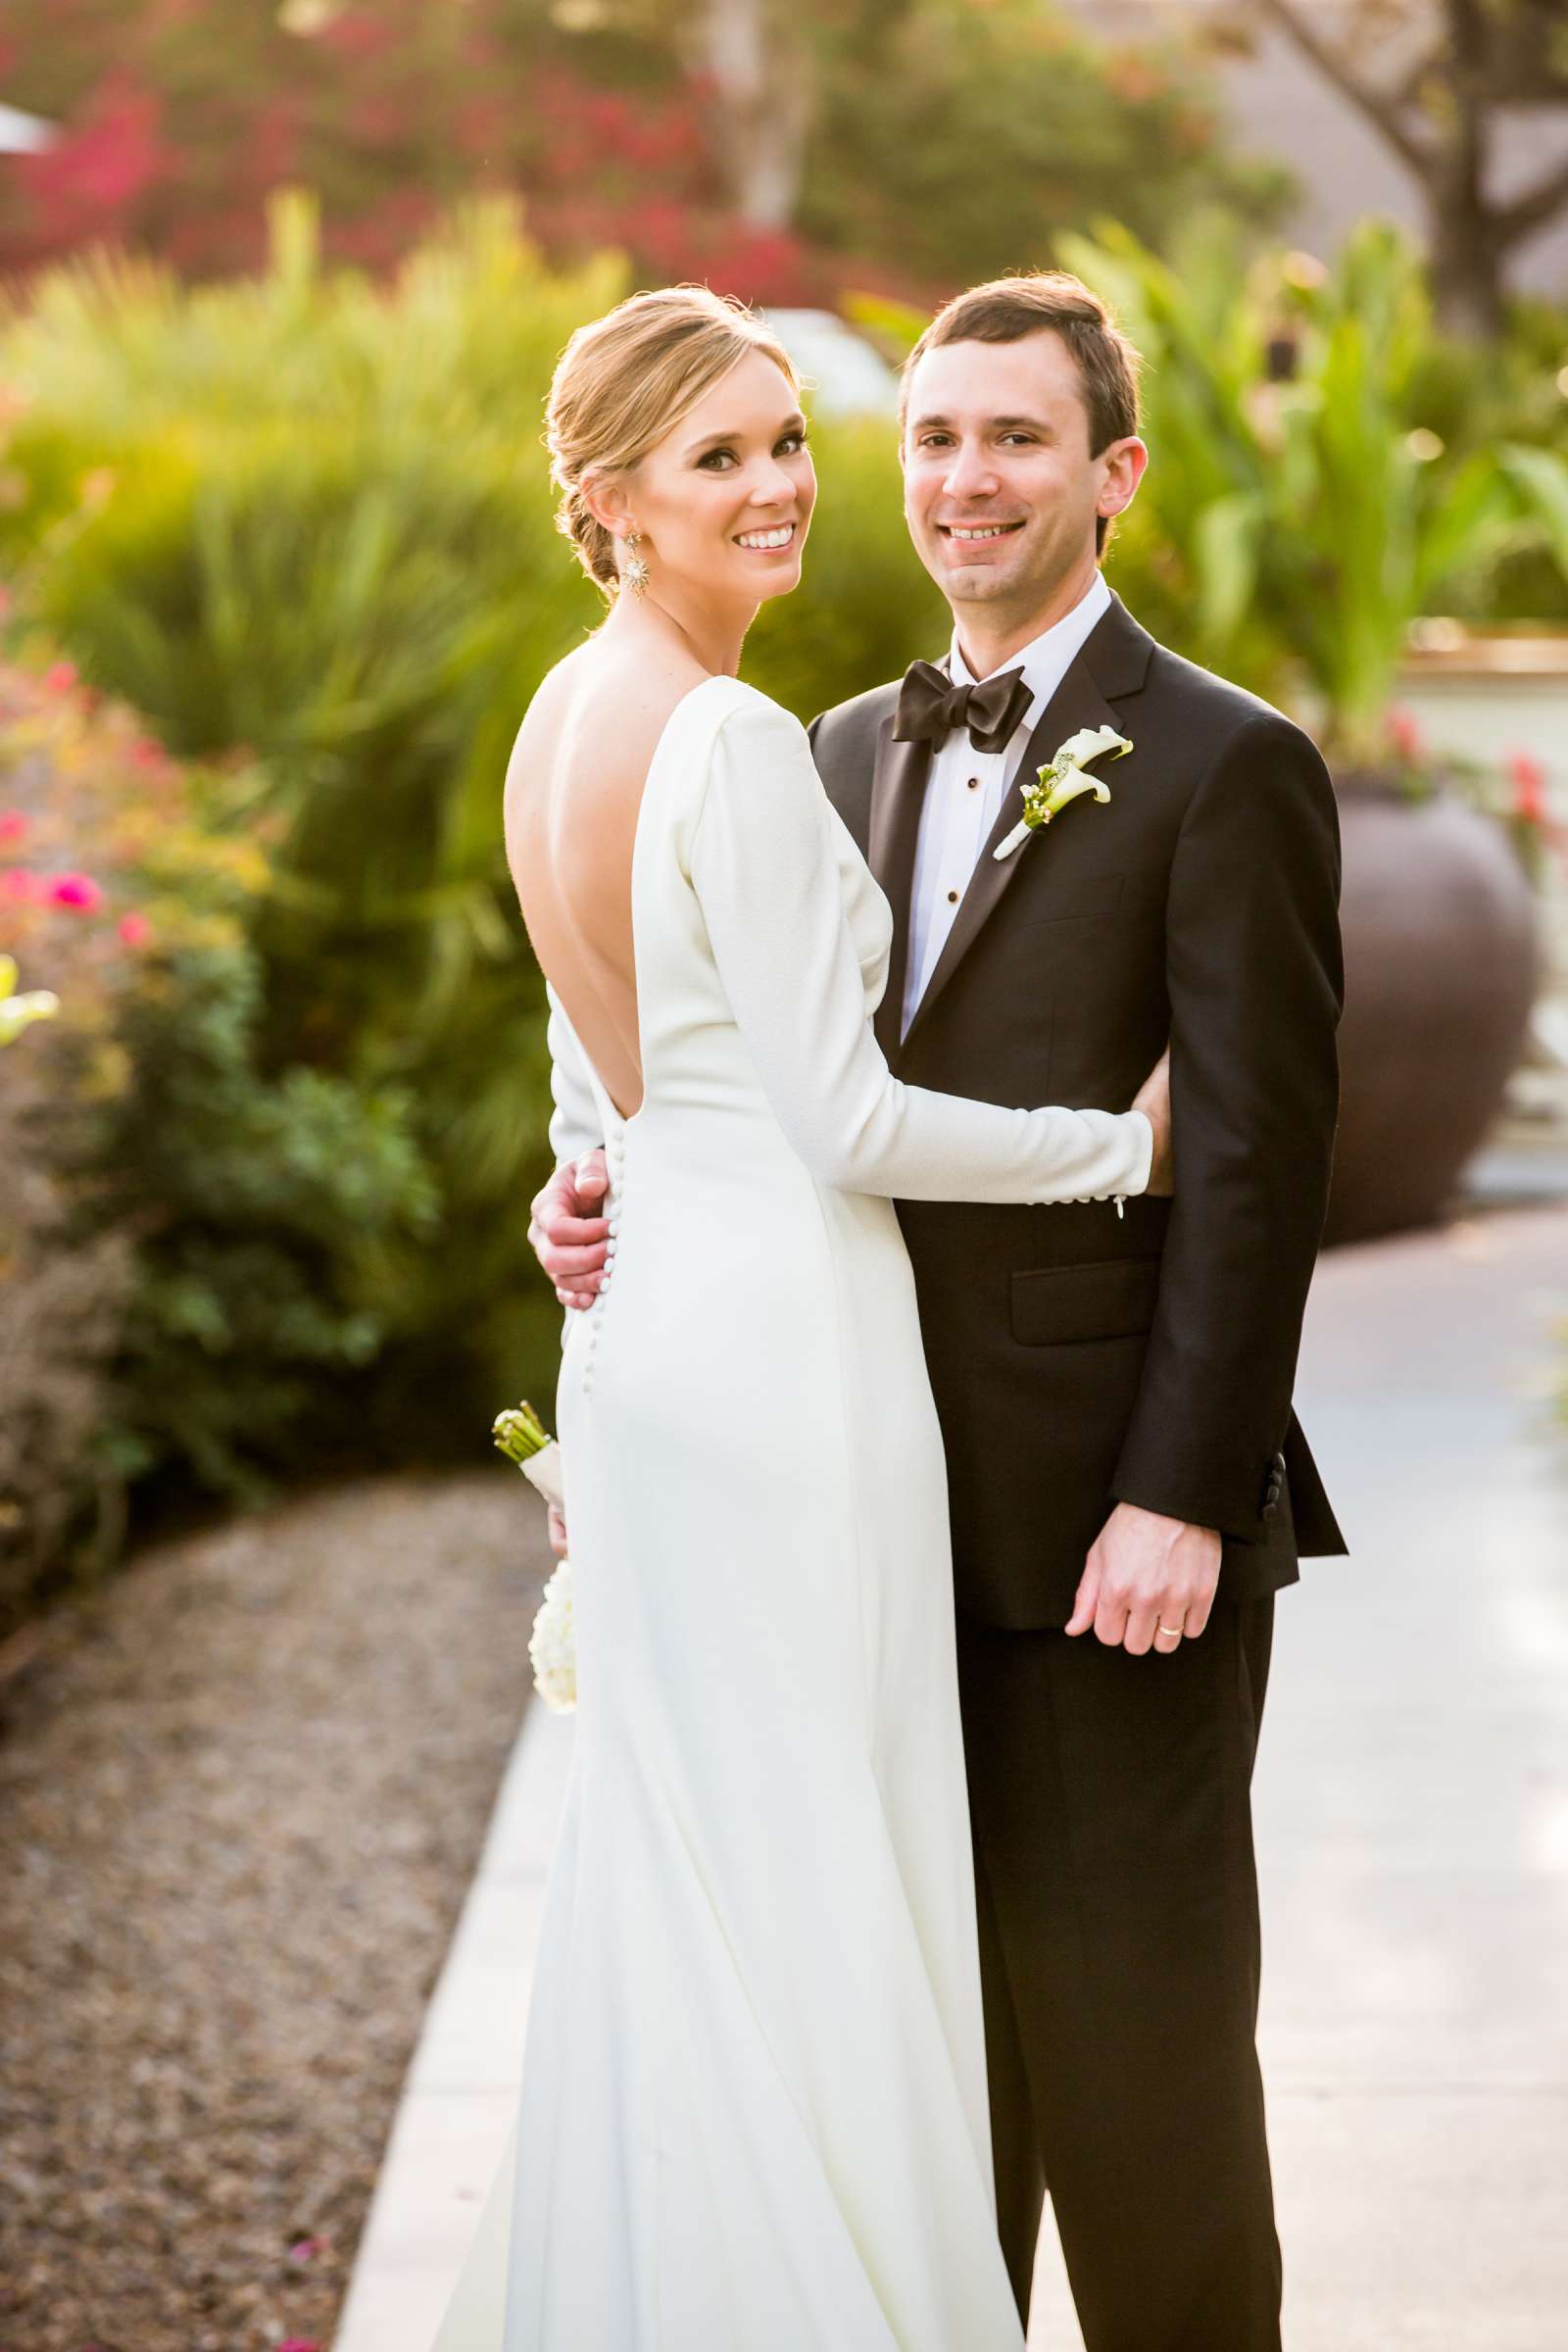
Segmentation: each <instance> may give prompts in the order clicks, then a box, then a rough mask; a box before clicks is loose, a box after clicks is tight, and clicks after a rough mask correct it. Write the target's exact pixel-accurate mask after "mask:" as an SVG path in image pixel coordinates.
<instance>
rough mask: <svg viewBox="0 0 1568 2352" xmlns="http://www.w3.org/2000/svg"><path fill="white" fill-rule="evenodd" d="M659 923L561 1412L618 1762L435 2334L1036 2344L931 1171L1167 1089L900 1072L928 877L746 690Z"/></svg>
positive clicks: (604, 1121)
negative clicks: (1019, 1100)
mask: <svg viewBox="0 0 1568 2352" xmlns="http://www.w3.org/2000/svg"><path fill="white" fill-rule="evenodd" d="M632 930H633V943H634V948H635V960H636V973H637V991H638V1000H639V1030H640V1041H641V1059H642V1069H643V1079H644V1096H643V1103H642V1107H641V1108H640V1109H639V1110H638V1111H637V1113H636V1115H635V1116H634V1117H632V1118H630V1119H624V1120H623V1119H622V1118H621V1117H620V1116H619V1115H618V1114H617V1113H616V1111H615V1110H614V1108H613V1104H612V1103H611V1102H610V1101H609V1099H608V1097H607V1095H606V1092H605V1089H604V1088H603V1086H602V1085H601V1084H600V1083H599V1081H598V1079H597V1078H596V1077H595V1075H594V1073H593V1072H592V1071H591V1070H590V1069H589V1068H588V1067H587V1064H586V1061H585V1060H584V1059H583V1057H582V1054H581V1050H580V1048H579V1047H578V1046H577V1045H576V1041H575V1039H574V1037H573V1036H572V1034H571V1032H570V1029H569V1025H568V1024H567V1022H566V1021H565V1017H564V1013H562V1012H561V1011H560V1010H559V1008H558V1011H557V1016H556V1019H555V1021H554V1022H553V1038H554V1042H555V1046H556V1049H557V1055H558V1060H559V1062H560V1063H561V1065H562V1071H561V1076H560V1078H559V1079H558V1094H559V1095H560V1096H561V1098H562V1099H563V1100H564V1102H566V1103H568V1104H569V1103H570V1101H571V1099H572V1090H573V1089H576V1090H577V1092H578V1094H579V1096H580V1095H581V1093H582V1090H584V1089H586V1091H587V1095H588V1096H589V1097H591V1102H592V1109H591V1110H584V1111H581V1112H579V1113H578V1114H577V1119H576V1121H573V1120H572V1119H571V1118H570V1117H569V1116H568V1119H567V1121H566V1125H565V1130H564V1131H563V1128H562V1123H561V1121H560V1120H559V1119H558V1124H557V1129H556V1130H554V1131H553V1132H555V1133H556V1135H557V1140H558V1143H559V1142H561V1141H562V1140H563V1132H567V1133H569V1134H570V1138H571V1144H572V1147H573V1148H576V1149H586V1148H587V1146H588V1144H589V1143H590V1142H592V1141H596V1140H598V1139H599V1137H601V1136H602V1138H603V1140H604V1141H605V1143H606V1146H607V1149H608V1154H609V1162H610V1169H611V1178H612V1188H613V1215H612V1226H613V1234H614V1244H615V1251H616V1255H615V1259H614V1265H613V1276H612V1279H611V1281H610V1284H609V1286H608V1288H607V1289H606V1291H605V1292H604V1293H603V1294H602V1295H601V1297H600V1298H599V1299H597V1300H596V1302H595V1304H594V1306H593V1307H592V1308H591V1309H590V1310H589V1311H588V1312H586V1313H584V1314H580V1315H575V1316H573V1317H571V1318H570V1319H569V1326H568V1331H567V1336H566V1342H565V1353H564V1363H563V1369H562V1379H561V1388H560V1398H559V1408H558V1427H559V1432H560V1436H561V1440H562V1446H563V1453H564V1471H565V1481H566V1513H567V1523H568V1527H569V1531H570V1541H571V1557H572V1570H573V1581H574V1587H575V1603H576V1624H577V1667H578V1691H579V1698H578V1711H577V1717H576V1727H575V1741H574V1758H573V1763H572V1769H571V1779H570V1786H569V1789H568V1793H567V1797H566V1803H565V1811H564V1820H563V1824H562V1829H561V1833H560V1839H559V1843H558V1846H557V1849H556V1854H555V1859H554V1863H553V1866H552V1871H551V1878H550V1886H549V1892H548V1897H547V1902H546V1911H545V1922H544V1928H543V1932H542V1937H541V1945H540V1950H539V1954H538V1962H537V1968H536V1972H535V1976H534V1981H533V1993H532V2003H531V2008H530V2014H529V2019H528V2040H527V2057H526V2065H525V2074H524V2082H523V2089H522V2099H521V2107H520V2112H519V2117H518V2125H517V2131H516V2135H515V2146H514V2149H513V2151H512V2152H511V2153H510V2154H509V2159H508V2163H507V2166H506V2167H505V2168H504V2171H503V2175H502V2177H501V2178H500V2180H498V2182H497V2184H496V2188H495V2190H494V2192H493V2193H492V2197H491V2200H490V2204H489V2207H488V2209H487V2212H486V2214H485V2217H484V2219H483V2221H482V2223H481V2226H480V2229H479V2232H478V2236H477V2239H476V2242H475V2245H474V2248H473V2251H472V2253H471V2255H470V2257H469V2259H468V2262H467V2265H466V2270H465V2272H464V2275H463V2278H462V2280H461V2282H460V2285H459V2287H458V2290H457V2293H456V2295H455V2297H454V2299H453V2302H452V2304H451V2306H450V2308H449V2311H448V2313H447V2317H446V2320H445V2323H444V2325H443V2327H442V2329H441V2332H440V2335H439V2337H438V2339H437V2344H436V2347H435V2352H895V2347H897V2348H898V2352H1018V2348H1019V2347H1020V2346H1021V2344H1022V2330H1021V2328H1020V2326H1019V2322H1018V2315H1017V2311H1016V2308H1015V2306H1014V2303H1013V2299H1012V2295H1011V2292H1010V2290H1009V2287H1008V2282H1007V2275H1006V2272H1005V2268H1004V2264H1003V2258H1002V2254H1001V2251H1000V2249H999V2246H998V2242H997V2236H996V2217H995V2209H994V2191H993V2185H992V2169H991V2139H990V2130H989V2122H988V2112H987V2098H986V2077H985V2049H984V2041H983V2034H982V2022H981V2010H980V1978H979V1965H978V1957H977V1950H976V1931H975V1918H974V1892H973V1877H972V1865H971V1860H970V1846H969V1827H968V1814H967V1806H966V1798H965V1788H964V1770H963V1753H962V1746H961V1741H960V1734H959V1724H958V1697H957V1686H956V1661H955V1652H954V1604H953V1590H952V1577H951V1563H950V1555H949V1541H948V1514H947V1495H946V1483H945V1475H944V1468H943V1457H942V1439H941V1433H940V1430H939V1427H938V1424H937V1420H936V1415H935V1411H934V1408H933V1405H932V1401H931V1394H930V1390H929V1387H928V1385H927V1380H926V1372H925V1364H924V1359H923V1356H922V1353H921V1347H920V1331H919V1325H918V1322H917V1319H916V1314H915V1302H914V1292H913V1286H912V1282H911V1278H910V1272H909V1266H908V1261H907V1257H906V1255H905V1250H904V1245H903V1242H902V1239H901V1237H900V1233H899V1227H898V1224H897V1221H896V1219H895V1216H894V1212H893V1209H892V1206H891V1204H890V1201H889V1196H890V1195H892V1194H899V1195H903V1196H905V1197H907V1198H911V1199H923V1200H957V1199H961V1200H975V1201H1052V1200H1062V1199H1072V1198H1085V1197H1094V1198H1097V1199H1098V1198H1103V1197H1106V1196H1108V1195H1110V1194H1113V1193H1133V1192H1139V1191H1142V1190H1143V1188H1144V1186H1145V1184H1146V1183H1147V1180H1148V1171H1149V1159H1150V1151H1151V1131H1150V1127H1149V1123H1148V1121H1147V1120H1145V1119H1144V1118H1142V1117H1141V1116H1139V1115H1137V1114H1133V1113H1128V1114H1126V1115H1124V1116H1121V1117H1113V1116H1110V1115H1108V1114H1106V1113H1103V1112H1099V1111H1082V1112H1073V1111H1067V1110H1059V1109H1043V1110H1006V1109H1002V1108H999V1107H997V1106H996V1105H994V1104H986V1103H970V1102H965V1101H960V1100H958V1099H956V1098H953V1097H948V1096H940V1095H932V1094H926V1093H921V1092H919V1091H917V1090H914V1089H911V1088H907V1087H903V1086H901V1085H899V1084H898V1083H897V1081H895V1080H894V1079H893V1078H891V1077H890V1075H889V1073H888V1069H887V1065H886V1062H885V1060H884V1058H883V1056H882V1054H881V1052H880V1050H879V1049H878V1047H877V1045H876V1043H875V1041H874V1039H873V1037H872V1034H871V1029H870V1025H869V1013H870V1011H871V1010H872V1009H873V1008H874V1007H875V1005H876V1003H877V1001H878V999H879V997H880V995H881V992H882V988H883V983H884V980H885V977H886V970H887V959H888V947H889V942H890V938H891V932H892V924H891V918H890V915H889V910H888V905H887V901H886V900H885V899H884V898H883V896H882V894H881V892H880V891H879V890H878V889H877V887H876V884H875V883H874V881H873V880H872V878H871V875H870V873H869V871H868V870H867V868H866V866H865V864H864V862H863V860H862V859H861V858H860V856H859V853H858V850H857V849H856V848H855V845H854V843H853V842H852V840H851V838H850V836H849V834H848V832H847V831H846V830H845V828H844V826H843V824H842V823H841V821H840V820H839V818H838V816H837V815H836V814H835V812H834V811H833V809H832V808H831V807H830V805H829V803H828V801H827V799H826V798H825V796H824V794H823V792H822V788H821V786H820V784H819V782H818V780H817V776H816V771H815V769H814V767H813V766H812V763H811V758H810V753H809V748H808V745H807V741H806V737H805V734H804V732H803V730H802V729H801V727H800V726H799V725H798V723H797V722H796V721H795V720H794V719H793V718H792V717H790V716H789V715H788V714H787V713H786V712H785V711H782V710H780V709H779V708H778V707H777V706H776V705H775V704H772V703H770V702H768V701H767V700H766V699H765V698H764V697H763V696H761V695H760V694H758V693H757V692H755V691H754V690H753V689H752V688H750V687H747V686H744V685H741V684H739V683H738V682H736V681H735V680H733V679H730V678H723V677H714V678H711V679H709V680H707V681H705V682H704V683H703V684H702V685H700V686H698V687H696V688H694V689H693V690H692V691H691V692H690V693H689V694H688V695H687V696H686V697H685V699H684V700H683V701H682V702H681V703H680V704H679V705H678V707H677V708H676V710H675V711H674V712H673V713H672V715H671V717H670V719H669V721H668V723H667V725H666V727H665V729H664V732H663V734H662V738H661V741H660V745H659V749H658V752H657V754H656V757H655V759H654V761H653V764H652V766H651V768H650V771H649V774H648V778H647V783H646V787H645V791H644V797H643V802H642V807H641V810H640V813H639V817H638V823H637V837H636V844H635V850H634V855H633V866H632ZM1044 1442H1046V1441H1045V1438H1044V1436H1043V1438H1042V1443H1044Z"/></svg>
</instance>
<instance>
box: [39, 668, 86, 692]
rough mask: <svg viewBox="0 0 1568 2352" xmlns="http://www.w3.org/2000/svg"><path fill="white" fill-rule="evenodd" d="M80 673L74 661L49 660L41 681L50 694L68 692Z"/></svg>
mask: <svg viewBox="0 0 1568 2352" xmlns="http://www.w3.org/2000/svg"><path fill="white" fill-rule="evenodd" d="M80 675H81V672H80V671H79V670H78V669H77V667H76V664H75V663H74V662H50V664H49V667H48V668H47V669H46V670H45V671H44V673H43V682H44V684H45V686H46V687H47V688H48V689H49V692H50V693H51V694H69V693H70V692H71V690H72V688H73V686H74V685H75V683H76V680H77V679H78V677H79V676H80Z"/></svg>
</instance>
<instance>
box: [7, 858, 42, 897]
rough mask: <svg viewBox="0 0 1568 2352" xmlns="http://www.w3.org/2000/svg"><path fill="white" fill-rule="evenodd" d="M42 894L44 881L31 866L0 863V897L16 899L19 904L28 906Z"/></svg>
mask: <svg viewBox="0 0 1568 2352" xmlns="http://www.w3.org/2000/svg"><path fill="white" fill-rule="evenodd" d="M42 896H43V883H42V882H41V880H40V879H39V877H38V875H36V874H35V873H34V872H33V871H32V869H31V868H30V867H29V866H25V865H0V898H7V899H14V900H15V901H16V902H17V904H18V905H19V906H27V905H28V904H29V903H30V902H31V901H32V900H34V899H39V898H42Z"/></svg>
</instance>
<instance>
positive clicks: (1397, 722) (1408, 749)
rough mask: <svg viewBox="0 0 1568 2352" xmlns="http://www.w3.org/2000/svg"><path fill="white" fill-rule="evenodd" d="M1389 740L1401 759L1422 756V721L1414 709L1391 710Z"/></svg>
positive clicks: (1415, 758)
mask: <svg viewBox="0 0 1568 2352" xmlns="http://www.w3.org/2000/svg"><path fill="white" fill-rule="evenodd" d="M1389 740H1390V742H1391V743H1392V744H1393V746H1394V748H1395V751H1396V752H1397V754H1398V756H1399V758H1400V759H1401V760H1419V759H1420V757H1421V750H1422V742H1421V721H1420V720H1419V719H1418V718H1417V717H1416V714H1415V712H1414V711H1405V710H1395V711H1390V712H1389Z"/></svg>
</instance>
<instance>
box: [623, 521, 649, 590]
mask: <svg viewBox="0 0 1568 2352" xmlns="http://www.w3.org/2000/svg"><path fill="white" fill-rule="evenodd" d="M621 544H622V545H623V547H624V548H625V550H626V561H625V562H624V564H622V565H621V567H620V584H621V586H622V587H623V588H629V589H630V590H631V592H632V594H633V596H642V595H644V594H645V593H646V591H647V587H648V566H647V564H645V563H644V562H643V560H642V558H641V556H640V555H639V554H638V553H637V550H638V549H639V548H640V547H641V545H642V536H641V533H640V532H637V531H628V532H627V533H626V536H625V538H624V540H623V541H622V543H621Z"/></svg>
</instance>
